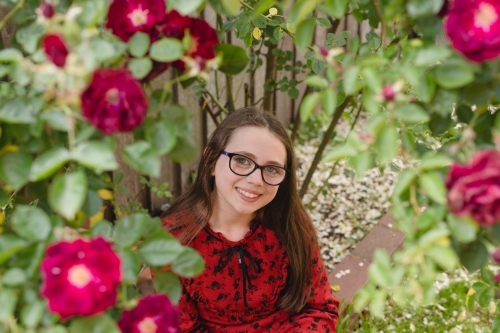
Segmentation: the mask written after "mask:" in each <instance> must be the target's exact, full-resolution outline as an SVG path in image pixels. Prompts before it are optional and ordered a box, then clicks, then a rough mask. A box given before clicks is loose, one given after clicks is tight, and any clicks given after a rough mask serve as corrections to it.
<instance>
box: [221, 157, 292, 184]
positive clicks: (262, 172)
mask: <svg viewBox="0 0 500 333" xmlns="http://www.w3.org/2000/svg"><path fill="white" fill-rule="evenodd" d="M220 153H221V154H222V155H226V156H227V157H229V170H231V172H232V173H234V174H235V175H238V176H250V175H251V174H252V173H254V172H255V170H257V169H260V176H261V177H262V181H263V182H264V183H266V184H267V185H270V186H278V185H281V183H283V182H284V181H285V179H286V176H287V175H288V172H290V171H289V170H288V169H286V168H284V167H280V166H279V165H259V164H257V163H256V162H255V161H254V160H252V159H251V158H250V157H248V156H245V155H242V154H238V153H229V152H227V151H225V150H221V152H220ZM235 155H238V156H243V157H245V158H247V159H249V160H250V161H252V162H253V164H255V167H254V168H253V170H252V171H250V172H249V173H247V174H245V175H242V174H239V173H236V172H234V170H233V169H232V168H231V160H232V158H233V156H235ZM268 166H272V167H275V168H280V169H282V170H284V171H285V177H283V180H282V181H280V182H279V183H278V184H269V183H268V182H267V181H266V179H265V178H264V169H263V168H265V167H268Z"/></svg>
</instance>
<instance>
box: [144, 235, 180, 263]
mask: <svg viewBox="0 0 500 333" xmlns="http://www.w3.org/2000/svg"><path fill="white" fill-rule="evenodd" d="M183 250H184V247H183V246H182V245H181V243H179V241H178V240H177V239H175V238H174V237H173V236H170V235H167V234H163V235H161V234H160V235H155V236H153V237H150V238H148V239H146V240H145V241H144V242H143V243H141V244H140V245H139V250H138V251H137V253H138V254H139V256H140V258H141V259H142V260H143V261H144V262H145V263H146V264H147V265H148V266H165V265H168V264H170V263H171V262H172V261H174V260H175V259H176V258H177V257H178V256H179V255H180V254H181V253H182V252H183Z"/></svg>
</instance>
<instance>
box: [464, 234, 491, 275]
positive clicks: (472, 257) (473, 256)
mask: <svg viewBox="0 0 500 333" xmlns="http://www.w3.org/2000/svg"><path fill="white" fill-rule="evenodd" d="M457 253H458V256H459V258H460V262H461V263H462V265H464V266H465V268H467V270H468V271H469V272H475V271H477V270H478V269H480V268H481V267H484V265H486V263H487V262H488V260H489V259H490V255H489V253H488V250H487V249H486V246H485V245H484V244H483V243H482V242H481V241H480V240H477V239H476V240H475V241H473V242H470V243H467V244H462V245H460V246H459V248H458V251H457Z"/></svg>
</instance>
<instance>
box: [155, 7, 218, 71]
mask: <svg viewBox="0 0 500 333" xmlns="http://www.w3.org/2000/svg"><path fill="white" fill-rule="evenodd" d="M186 30H187V31H188V32H189V35H190V38H191V43H190V44H189V45H190V47H189V49H188V50H187V51H186V53H185V56H186V57H189V58H192V59H194V61H195V62H196V63H205V60H209V59H213V58H215V51H214V46H215V45H217V44H219V38H218V37H217V33H216V32H215V30H214V28H212V27H211V26H210V24H208V23H207V22H206V21H204V20H202V19H198V18H192V17H188V16H182V15H180V14H179V13H178V12H176V11H175V10H172V11H170V12H169V13H168V14H167V16H166V18H165V24H164V25H163V26H162V32H163V34H164V35H165V36H166V37H171V38H178V39H183V38H184V37H185V34H186ZM197 58H200V59H197ZM174 66H175V67H177V68H178V69H180V70H181V71H184V70H185V69H186V65H185V64H184V62H183V61H182V60H179V61H176V62H175V63H174Z"/></svg>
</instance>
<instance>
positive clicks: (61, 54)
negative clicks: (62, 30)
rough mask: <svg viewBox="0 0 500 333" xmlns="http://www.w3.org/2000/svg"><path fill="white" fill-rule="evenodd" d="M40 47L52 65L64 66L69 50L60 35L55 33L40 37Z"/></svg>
mask: <svg viewBox="0 0 500 333" xmlns="http://www.w3.org/2000/svg"><path fill="white" fill-rule="evenodd" d="M42 48H43V51H44V52H45V54H46V55H47V57H48V58H49V59H50V60H51V61H52V62H53V63H54V65H56V66H57V67H64V65H65V64H66V57H67V56H68V53H69V52H68V48H67V47H66V44H65V43H64V40H63V38H62V37H61V36H59V35H57V34H47V35H45V36H44V37H43V38H42Z"/></svg>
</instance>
